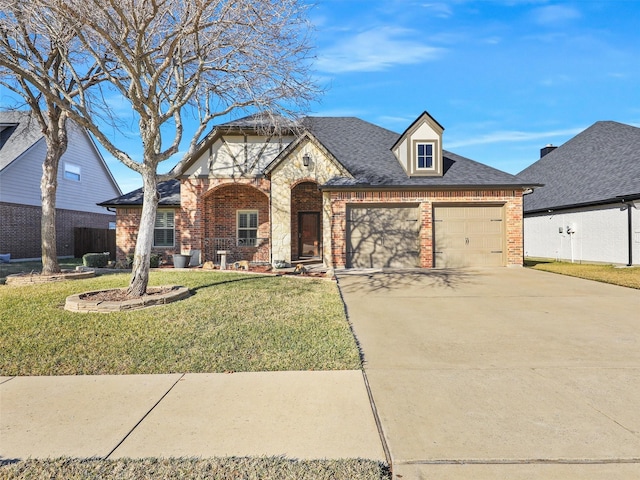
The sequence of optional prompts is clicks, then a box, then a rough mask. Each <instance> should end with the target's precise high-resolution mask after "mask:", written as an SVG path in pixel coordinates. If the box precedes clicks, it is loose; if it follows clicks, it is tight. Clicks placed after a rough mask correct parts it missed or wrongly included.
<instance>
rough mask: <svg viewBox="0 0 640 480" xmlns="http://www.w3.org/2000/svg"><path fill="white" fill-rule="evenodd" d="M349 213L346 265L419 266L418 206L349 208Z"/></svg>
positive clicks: (366, 266)
mask: <svg viewBox="0 0 640 480" xmlns="http://www.w3.org/2000/svg"><path fill="white" fill-rule="evenodd" d="M348 212H349V213H348V217H347V218H348V224H347V266H348V267H355V268H384V267H390V268H403V267H416V266H418V264H419V259H420V240H419V233H420V220H419V219H420V215H419V213H420V212H419V208H418V207H417V206H410V207H383V206H367V207H350V208H349V209H348Z"/></svg>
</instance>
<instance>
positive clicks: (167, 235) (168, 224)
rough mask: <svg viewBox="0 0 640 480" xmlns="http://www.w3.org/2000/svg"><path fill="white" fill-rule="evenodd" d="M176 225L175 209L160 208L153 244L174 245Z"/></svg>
mask: <svg viewBox="0 0 640 480" xmlns="http://www.w3.org/2000/svg"><path fill="white" fill-rule="evenodd" d="M175 226H176V225H175V218H174V212H173V210H158V212H157V213H156V224H155V225H154V230H153V246H154V247H173V246H174V237H175Z"/></svg>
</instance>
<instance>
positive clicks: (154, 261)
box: [127, 253, 162, 268]
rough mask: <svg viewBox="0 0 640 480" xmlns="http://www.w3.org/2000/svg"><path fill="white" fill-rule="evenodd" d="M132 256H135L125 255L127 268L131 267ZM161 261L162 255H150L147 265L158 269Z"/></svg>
mask: <svg viewBox="0 0 640 480" xmlns="http://www.w3.org/2000/svg"><path fill="white" fill-rule="evenodd" d="M134 256H135V255H134V254H133V253H129V254H127V266H128V267H129V268H131V267H132V266H133V258H134ZM161 260H162V255H160V254H159V253H152V254H151V256H150V257H149V264H150V266H151V268H158V267H159V266H160V261H161Z"/></svg>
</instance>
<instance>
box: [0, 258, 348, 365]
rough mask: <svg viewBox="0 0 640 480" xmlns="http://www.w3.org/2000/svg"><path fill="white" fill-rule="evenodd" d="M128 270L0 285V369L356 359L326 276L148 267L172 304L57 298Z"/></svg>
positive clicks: (105, 285) (116, 283)
mask: <svg viewBox="0 0 640 480" xmlns="http://www.w3.org/2000/svg"><path fill="white" fill-rule="evenodd" d="M128 280H129V274H116V275H105V276H101V277H96V278H91V279H86V280H75V281H66V282H60V283H51V284H43V285H34V286H7V285H0V305H1V308H0V375H5V376H13V375H89V374H142V373H173V372H236V371H243V372H248V371H274V370H332V369H334V370H340V369H358V368H360V366H361V365H360V358H359V353H358V348H357V346H356V343H355V340H354V338H353V335H352V334H351V331H350V328H349V325H348V323H347V321H346V318H345V313H344V308H343V305H342V302H341V300H340V297H339V294H338V290H337V287H336V285H335V284H334V283H331V282H326V281H323V280H300V279H292V278H284V277H274V276H258V275H248V274H241V273H220V272H202V271H193V272H176V271H174V270H167V271H157V272H152V273H151V281H150V285H167V284H172V285H184V286H187V287H189V289H191V291H192V293H193V295H192V296H191V297H190V298H188V299H186V300H182V301H179V302H175V303H172V304H169V305H165V306H161V307H153V308H149V309H145V310H138V311H134V312H118V313H109V314H99V313H75V312H67V311H65V310H63V308H62V307H63V305H64V302H65V299H66V297H67V296H69V295H71V294H74V293H80V292H85V291H89V290H101V289H109V288H116V287H124V286H126V285H127V284H128Z"/></svg>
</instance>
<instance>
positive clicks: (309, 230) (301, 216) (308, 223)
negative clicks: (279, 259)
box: [291, 181, 322, 260]
mask: <svg viewBox="0 0 640 480" xmlns="http://www.w3.org/2000/svg"><path fill="white" fill-rule="evenodd" d="M321 257H322V193H321V192H320V190H318V184H317V183H316V182H313V181H303V182H300V183H298V184H296V185H294V187H293V188H292V189H291V259H292V260H301V259H306V258H321Z"/></svg>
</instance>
